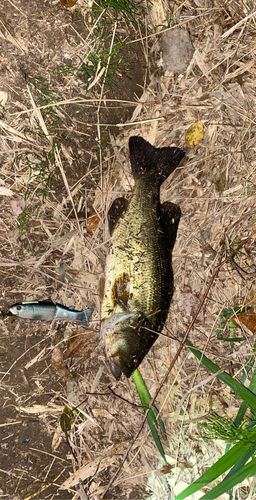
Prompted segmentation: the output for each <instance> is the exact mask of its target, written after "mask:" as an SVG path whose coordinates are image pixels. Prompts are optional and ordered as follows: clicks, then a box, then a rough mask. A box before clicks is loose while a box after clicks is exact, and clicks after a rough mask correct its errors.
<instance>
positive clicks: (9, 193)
mask: <svg viewBox="0 0 256 500" xmlns="http://www.w3.org/2000/svg"><path fill="white" fill-rule="evenodd" d="M0 195H1V196H12V195H13V192H12V190H11V189H8V188H6V187H3V186H0Z"/></svg>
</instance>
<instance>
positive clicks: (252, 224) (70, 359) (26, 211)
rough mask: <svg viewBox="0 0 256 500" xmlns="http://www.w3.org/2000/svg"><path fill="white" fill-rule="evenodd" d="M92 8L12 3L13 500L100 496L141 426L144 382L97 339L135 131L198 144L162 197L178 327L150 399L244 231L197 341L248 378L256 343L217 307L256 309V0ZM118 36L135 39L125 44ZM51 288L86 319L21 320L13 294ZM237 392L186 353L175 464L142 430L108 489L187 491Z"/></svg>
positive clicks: (6, 449) (7, 433) (4, 64)
mask: <svg viewBox="0 0 256 500" xmlns="http://www.w3.org/2000/svg"><path fill="white" fill-rule="evenodd" d="M91 7H92V4H91V3H90V2H85V1H84V0H78V2H77V4H76V5H75V6H74V7H73V9H72V10H69V9H65V8H64V7H63V6H62V5H61V4H60V2H59V1H57V0H42V1H40V2H38V1H35V0H31V1H30V2H27V1H26V0H4V1H2V2H1V4H0V21H1V23H0V44H1V48H2V50H1V55H0V65H1V66H0V75H1V81H0V102H1V103H2V104H1V107H0V130H1V133H0V144H1V146H0V150H1V160H0V161H1V176H0V193H1V195H0V202H1V206H0V218H1V226H0V238H1V239H0V241H1V243H0V245H1V261H0V263H1V267H0V271H1V297H2V299H1V312H2V316H1V320H0V328H1V386H0V390H1V395H2V408H1V424H0V425H1V427H0V444H1V450H0V454H1V458H0V461H1V466H0V469H1V470H0V478H1V479H0V488H1V497H2V498H4V499H9V498H16V499H17V500H20V499H26V500H30V499H31V498H49V499H50V498H56V499H57V498H59V499H61V498H63V499H66V498H67V499H71V498H72V499H74V500H77V499H80V498H81V499H83V500H85V499H86V495H87V496H88V497H89V498H93V499H95V500H98V499H99V498H100V497H101V496H102V495H103V493H104V490H105V488H106V486H107V484H108V481H109V480H110V478H111V477H112V475H113V473H114V472H115V471H116V469H117V467H118V465H119V464H120V459H121V457H122V456H123V453H124V452H125V450H126V449H127V447H128V445H129V443H130V442H131V439H132V438H133V436H134V434H135V433H136V431H137V430H138V428H139V426H140V423H141V419H142V414H143V413H142V410H141V408H139V407H136V406H133V405H130V404H129V403H128V402H126V401H124V400H122V399H120V398H117V397H116V396H115V395H114V394H113V393H112V392H110V390H109V386H110V387H111V389H112V391H114V393H115V394H118V395H120V396H122V397H123V398H125V399H126V400H127V401H129V402H132V403H133V404H137V405H138V404H139V400H138V395H137V393H136V389H135V386H134V383H133V381H132V379H129V380H126V379H125V378H122V379H121V381H119V382H116V381H115V380H114V379H113V377H112V376H111V374H110V372H109V370H108V368H107V366H106V364H105V360H104V356H103V352H102V347H101V345H100V344H99V340H98V335H99V306H100V302H99V293H98V281H99V276H100V274H101V273H102V270H103V267H104V261H105V257H106V254H107V251H108V244H109V241H108V240H109V234H108V229H107V224H106V214H107V210H108V208H109V206H110V204H111V202H112V201H113V199H114V198H115V197H117V196H120V195H123V194H125V195H127V196H129V194H130V192H131V189H132V182H133V181H132V178H131V175H130V169H129V161H128V148H127V145H128V139H129V137H130V136H131V135H141V136H143V137H144V138H145V139H147V140H148V141H149V142H151V143H152V144H154V145H156V146H159V147H161V146H172V145H175V146H179V147H182V148H184V149H185V150H186V153H187V154H186V160H185V163H184V164H183V166H182V167H181V168H179V169H178V170H177V171H176V172H175V173H174V175H173V176H172V177H171V178H170V179H168V180H167V182H166V183H165V185H164V186H163V189H162V192H161V200H162V201H172V202H174V203H177V204H178V205H179V206H180V207H181V212H182V218H181V222H180V225H179V231H178V236H177V242H176V244H175V248H174V252H173V269H174V277H175V293H174V297H173V302H172V306H171V308H170V314H169V317H168V320H167V322H166V327H165V329H164V332H163V333H165V334H166V335H168V336H170V338H169V339H166V338H164V337H161V338H159V339H158V340H157V342H156V343H155V345H154V346H153V348H152V349H151V351H150V353H149V354H148V356H147V357H146V359H145V360H144V361H143V364H142V365H141V372H142V374H143V377H144V379H145V380H146V382H147V385H148V387H149V389H150V392H151V394H154V393H155V391H156V389H157V387H158V386H159V383H160V381H161V379H162V377H163V376H164V374H165V372H166V370H167V369H168V367H169V365H170V362H171V360H172V358H173V356H174V355H175V353H176V351H177V348H178V346H179V344H180V340H181V338H182V337H181V334H184V333H185V331H186V329H187V326H188V324H189V322H190V319H191V317H192V316H193V314H194V313H195V311H196V308H197V307H198V304H199V303H200V300H201V298H202V296H203V294H204V292H205V290H206V288H207V286H208V284H209V282H210V279H211V276H212V274H213V271H214V269H215V266H216V265H217V264H218V263H219V262H220V261H221V260H222V259H225V258H226V257H227V255H229V254H230V252H232V250H233V249H235V248H236V247H237V245H239V244H242V243H244V245H243V246H242V247H241V249H240V250H239V252H238V253H237V254H236V255H235V256H234V259H229V260H227V262H226V263H225V265H223V266H222V267H221V269H220V271H219V273H218V276H216V279H215V280H214V282H213V283H212V286H211V290H210V293H209V297H208V300H207V302H206V303H205V305H204V307H203V310H202V311H201V313H200V315H199V316H198V318H197V322H196V324H195V326H194V327H193V329H192V331H191V333H190V336H189V338H190V340H191V342H193V344H194V345H195V346H196V347H197V348H198V349H200V351H201V352H203V353H204V354H205V355H207V356H208V357H209V358H210V359H211V360H213V361H214V362H215V363H216V364H217V365H218V366H219V367H222V368H223V369H225V370H226V371H227V372H228V373H230V374H231V375H232V377H234V378H236V379H237V380H240V379H241V377H242V376H243V374H244V373H245V366H246V363H247V360H248V359H249V357H250V356H254V354H253V344H254V342H255V339H254V336H255V326H253V327H251V328H252V329H251V330H250V329H248V328H246V327H245V326H242V331H241V330H240V329H239V328H237V329H235V332H232V335H235V337H237V338H238V340H239V338H241V337H242V338H243V341H241V342H233V343H232V342H230V341H225V339H224V340H223V339H221V337H227V338H229V337H230V335H231V332H230V330H229V326H228V324H227V325H226V327H225V328H224V329H223V330H221V335H220V334H219V331H220V323H221V320H220V316H219V314H220V312H222V311H223V310H228V309H231V308H234V307H245V306H247V307H251V309H250V311H252V312H254V311H255V296H256V288H255V275H256V274H255V264H256V254H255V243H254V241H255V232H256V213H255V185H256V178H255V164H256V150H255V47H254V46H255V43H254V41H255V15H254V12H255V10H256V3H255V2H254V1H252V2H243V3H241V2H236V1H234V2H223V1H219V0H213V1H210V0H209V1H208V0H207V1H205V0H197V1H196V2H190V1H185V2H184V1H180V0H178V1H177V2H175V3H173V2H162V1H156V2H153V3H152V5H151V9H150V12H147V14H146V15H144V14H143V13H140V14H138V13H137V14H136V16H137V17H136V20H137V21H138V18H140V20H142V25H140V24H138V23H135V24H134V23H131V22H130V21H128V20H127V19H124V18H122V20H119V19H118V20H117V21H116V20H115V15H114V13H113V11H111V12H110V11H106V12H104V14H101V13H100V12H98V13H97V14H94V17H93V16H92V14H91V13H90V12H91V11H90V10H89V9H91ZM102 18H103V19H104V24H101V21H100V19H102ZM173 25H176V26H179V28H184V29H186V30H187V33H189V34H190V38H191V40H192V42H193V50H191V53H190V56H189V61H188V63H187V64H188V65H187V67H186V69H184V70H182V72H180V71H181V70H179V71H178V70H177V71H175V70H171V69H170V67H169V66H168V60H169V57H170V54H169V55H168V54H167V55H166V54H165V56H164V54H163V50H162V49H163V45H161V39H160V37H159V36H155V34H154V36H153V33H155V32H158V33H159V32H162V31H165V32H166V30H167V32H168V30H169V29H172V26H173ZM97 30H99V31H97ZM151 30H152V32H151ZM95 34H96V35H97V36H94V35H95ZM118 38H119V39H121V40H122V42H123V45H124V47H123V48H122V49H121V51H118V52H117V53H116V54H114V52H113V50H114V48H117V46H118ZM99 40H100V41H102V42H104V43H103V46H104V47H105V48H106V51H105V53H104V54H102V52H101V50H100V51H99ZM136 40H140V41H139V42H136ZM128 42H133V43H132V44H131V45H128V46H127V43H128ZM134 42H136V43H134ZM165 43H166V42H165ZM171 51H172V47H171ZM110 52H111V54H112V55H111V57H109V54H110ZM99 54H100V55H99ZM115 59H120V60H118V61H117V62H114V61H115ZM153 61H154V63H153ZM93 68H94V70H93ZM105 77H106V78H105ZM110 77H111V79H113V80H115V81H116V83H117V84H118V86H117V87H116V86H115V85H114V83H113V81H112V80H110V79H109V78H110ZM197 120H200V121H201V123H202V125H203V128H204V139H203V140H202V141H201V142H200V143H199V144H198V145H197V147H195V148H188V147H187V146H186V144H185V132H186V131H187V129H188V128H189V126H190V125H192V124H193V123H194V122H196V121H197ZM127 121H128V122H129V125H128V126H127V125H126V126H123V125H124V124H125V123H126V122H127ZM109 132H110V133H111V134H110V135H109ZM11 200H14V201H15V202H17V201H19V203H20V204H21V207H22V208H21V209H19V208H18V207H17V203H16V204H14V205H12V206H11V205H10V202H11ZM19 210H20V212H19ZM92 213H94V219H90V218H89V217H90V215H91V214H92ZM88 224H90V225H89V226H88ZM46 298H51V299H52V300H53V301H54V302H59V303H61V304H64V305H65V306H75V308H76V309H83V308H86V307H93V308H94V313H93V316H92V319H91V321H90V326H89V329H88V331H86V330H81V329H78V328H77V326H76V325H73V324H70V323H68V324H65V323H56V322H53V323H40V322H39V321H37V322H27V321H22V320H20V321H19V320H17V319H16V318H13V317H11V316H9V315H8V308H9V307H10V305H12V304H13V303H15V302H19V301H24V300H26V301H31V300H43V299H46ZM222 320H223V318H222ZM239 405H240V402H239V400H238V399H236V398H235V397H234V393H233V392H232V391H231V390H230V389H229V388H227V387H226V386H225V385H224V384H223V383H221V382H220V381H219V380H218V379H217V378H216V377H212V378H210V379H209V372H208V371H207V370H206V369H205V368H204V367H203V366H202V364H201V363H200V362H197V360H195V358H194V356H193V355H192V354H191V352H189V351H188V350H187V349H184V350H183V352H182V354H181V356H180V357H179V359H178V362H177V363H176V365H175V367H174V369H173V370H172V372H171V374H170V376H169V377H168V378H167V380H166V382H165V384H164V387H163V390H162V391H161V393H160V394H159V396H158V398H157V407H158V408H159V410H160V414H161V417H162V419H163V421H164V424H165V427H166V430H167V434H168V441H167V442H166V443H165V444H164V448H165V452H166V455H167V457H168V462H169V465H168V466H167V467H164V466H163V463H162V462H161V460H160V458H159V455H158V453H157V451H156V447H155V444H154V442H153V440H152V437H151V436H150V435H148V428H147V427H144V429H143V431H142V433H141V434H140V436H139V438H138V439H137V441H136V443H135V444H134V446H133V448H132V450H131V452H130V453H129V457H128V460H127V461H126V462H125V463H124V467H123V469H122V471H121V473H120V475H119V476H118V478H117V479H116V481H115V482H114V483H113V485H112V486H111V488H110V490H109V491H108V492H107V493H106V496H105V498H116V499H119V498H131V499H141V498H143V499H145V498H148V497H150V498H151V499H152V500H155V499H158V498H161V500H162V499H167V498H168V499H169V498H174V497H175V494H177V490H176V489H175V488H176V485H177V484H179V485H180V489H183V488H185V487H186V485H188V484H190V483H191V482H192V481H193V480H194V479H195V478H196V477H198V476H199V475H200V474H202V473H203V472H204V471H205V470H206V469H207V468H208V467H209V466H210V465H212V464H213V463H215V462H216V461H217V459H218V458H219V457H220V456H221V454H222V453H223V452H224V449H225V445H223V444H222V443H221V442H220V441H211V442H209V441H208V440H206V439H204V438H203V437H202V433H201V431H200V428H198V422H201V421H202V419H203V418H204V417H205V416H206V415H208V414H209V413H210V412H212V411H213V410H214V411H215V412H217V413H219V414H220V415H225V416H228V417H230V418H232V419H234V418H235V415H236V414H237V411H238V409H239ZM68 408H69V409H70V408H73V409H74V408H75V410H73V413H72V414H70V413H69V410H68ZM65 416H66V417H65ZM250 492H251V493H250ZM236 493H237V495H238V496H237V498H246V497H247V495H248V494H249V493H250V494H251V495H254V494H255V492H254V486H253V484H251V483H250V482H249V481H247V482H245V484H244V485H243V489H242V488H240V489H238V490H237V492H236ZM221 498H222V499H224V498H227V497H225V496H222V497H221ZM251 498H254V497H253V496H251Z"/></svg>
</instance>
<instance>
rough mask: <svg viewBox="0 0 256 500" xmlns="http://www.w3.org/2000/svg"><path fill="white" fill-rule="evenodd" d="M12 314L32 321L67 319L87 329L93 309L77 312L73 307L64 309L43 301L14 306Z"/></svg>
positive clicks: (11, 310) (11, 308)
mask: <svg viewBox="0 0 256 500" xmlns="http://www.w3.org/2000/svg"><path fill="white" fill-rule="evenodd" d="M10 312H11V313H12V314H14V315H15V316H19V317H20V318H25V319H32V320H34V319H40V320H43V321H52V320H53V319H66V320H68V321H75V322H78V323H79V324H80V325H81V326H83V327H85V328H87V327H88V320H89V318H90V316H91V314H92V312H93V309H85V311H75V310H74V307H73V306H72V307H64V306H62V305H61V304H54V303H53V302H52V301H51V300H43V301H41V302H22V303H20V304H14V305H13V306H11V307H10Z"/></svg>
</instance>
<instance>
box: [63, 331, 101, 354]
mask: <svg viewBox="0 0 256 500" xmlns="http://www.w3.org/2000/svg"><path fill="white" fill-rule="evenodd" d="M98 344H99V334H98V332H95V331H94V330H85V329H84V328H78V329H77V330H75V331H74V332H73V334H72V335H71V337H70V339H69V340H68V344H67V356H68V358H75V359H76V360H77V361H78V362H79V363H83V362H84V361H85V360H86V359H88V358H89V357H90V355H91V353H92V352H93V351H94V350H95V349H96V347H97V346H98Z"/></svg>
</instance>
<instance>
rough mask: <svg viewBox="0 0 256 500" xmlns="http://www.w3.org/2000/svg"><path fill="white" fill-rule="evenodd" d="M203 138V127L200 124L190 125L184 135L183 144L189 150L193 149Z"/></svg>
mask: <svg viewBox="0 0 256 500" xmlns="http://www.w3.org/2000/svg"><path fill="white" fill-rule="evenodd" d="M203 138H204V127H203V124H202V123H201V122H195V123H193V125H191V126H190V127H189V128H188V130H187V132H186V135H185V142H186V145H187V146H188V147H189V148H194V147H195V146H197V145H198V144H199V142H201V140H202V139H203Z"/></svg>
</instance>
